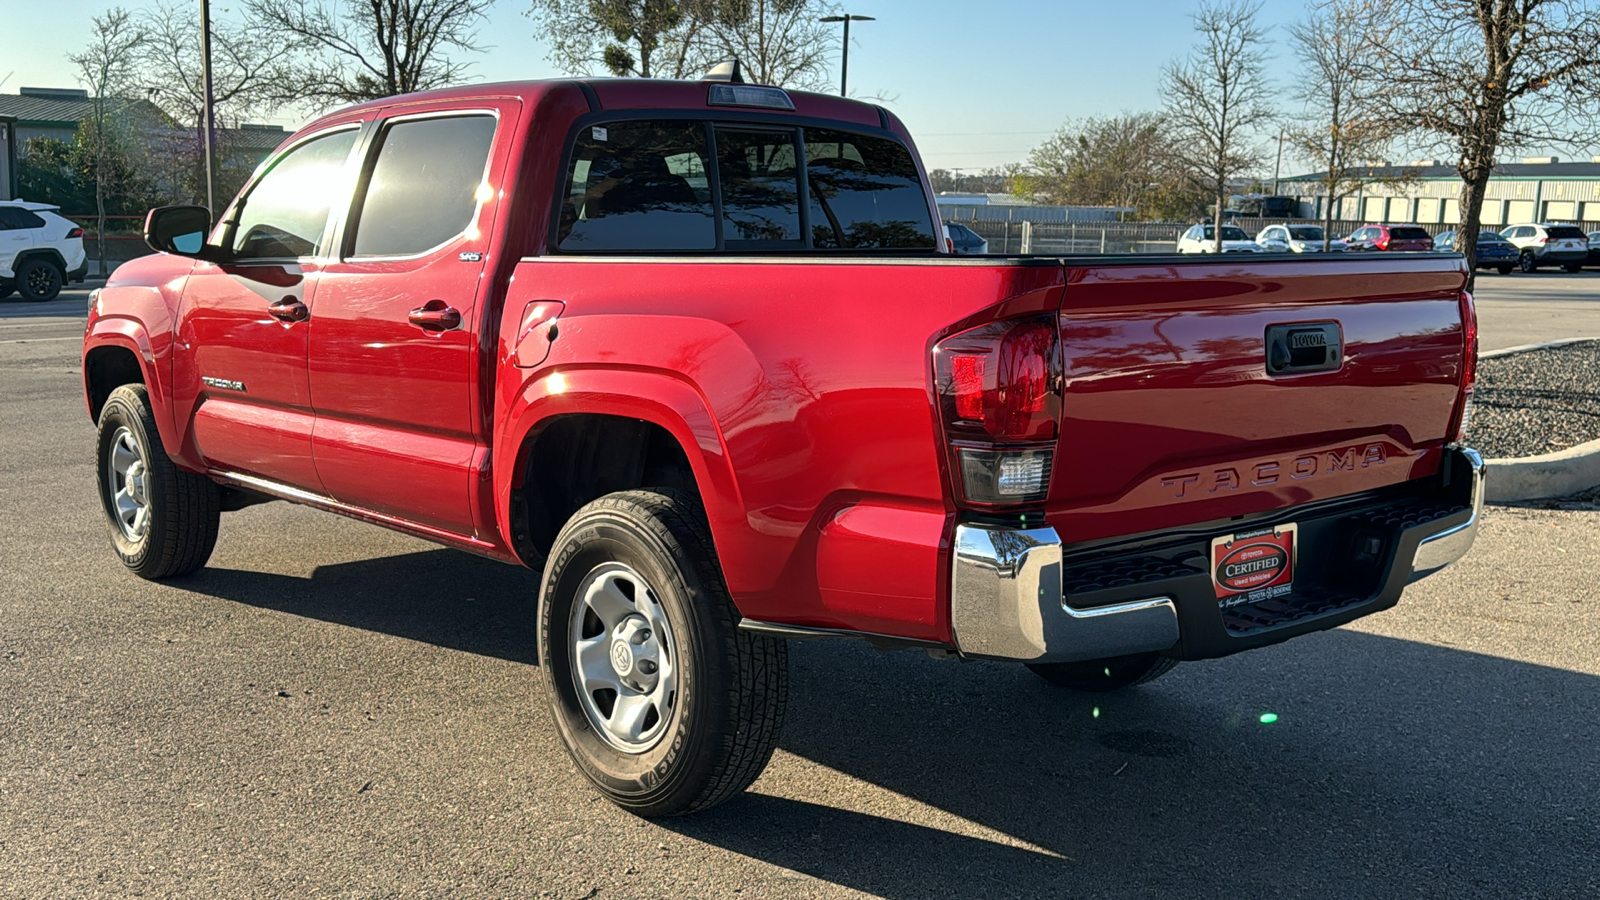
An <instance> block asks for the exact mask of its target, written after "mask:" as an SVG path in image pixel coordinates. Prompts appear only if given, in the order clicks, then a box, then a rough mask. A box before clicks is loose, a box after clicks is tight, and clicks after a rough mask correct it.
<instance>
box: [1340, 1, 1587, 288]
mask: <svg viewBox="0 0 1600 900" xmlns="http://www.w3.org/2000/svg"><path fill="white" fill-rule="evenodd" d="M1343 2H1347V3H1353V2H1358V0H1343ZM1380 14H1381V16H1382V20H1381V21H1382V24H1383V27H1382V28H1381V29H1379V31H1378V32H1377V35H1376V38H1375V46H1376V52H1375V53H1374V54H1373V57H1372V62H1371V66H1372V68H1373V70H1374V71H1375V72H1376V73H1377V74H1378V75H1380V76H1381V78H1382V83H1381V85H1378V87H1379V88H1380V89H1377V90H1374V91H1373V92H1372V94H1371V96H1372V99H1373V102H1374V103H1376V104H1377V105H1378V107H1379V109H1380V110H1381V111H1382V112H1383V114H1384V115H1385V116H1386V117H1387V118H1388V120H1389V121H1390V122H1391V123H1393V124H1394V126H1395V127H1396V128H1397V129H1403V130H1404V131H1405V132H1406V133H1407V135H1408V136H1409V137H1411V138H1412V139H1413V140H1415V141H1417V142H1418V144H1419V145H1420V146H1431V147H1435V148H1439V149H1440V150H1442V151H1445V152H1448V153H1451V154H1453V155H1455V157H1456V171H1457V172H1459V173H1460V175H1461V225H1460V229H1459V232H1458V233H1460V234H1463V235H1466V236H1467V239H1466V240H1465V241H1462V242H1458V249H1459V250H1460V251H1461V252H1463V253H1464V254H1466V257H1467V263H1468V265H1469V266H1474V267H1475V266H1476V265H1477V241H1476V240H1475V238H1476V237H1477V234H1478V230H1479V227H1480V225H1481V223H1482V216H1483V198H1484V194H1485V192H1486V190H1487V188H1488V185H1489V178H1490V176H1491V175H1492V174H1493V173H1494V168H1495V165H1496V162H1497V160H1498V157H1499V155H1500V154H1501V153H1502V152H1506V151H1514V150H1519V149H1530V148H1536V147H1537V148H1544V147H1558V146H1575V145H1576V146H1582V145H1585V144H1588V143H1590V142H1591V141H1593V140H1594V139H1595V138H1596V137H1597V135H1600V91H1597V89H1596V87H1595V85H1596V84H1597V83H1600V7H1597V6H1596V5H1595V4H1594V3H1593V2H1592V0H1386V2H1385V3H1384V4H1383V5H1382V6H1381V7H1380Z"/></svg>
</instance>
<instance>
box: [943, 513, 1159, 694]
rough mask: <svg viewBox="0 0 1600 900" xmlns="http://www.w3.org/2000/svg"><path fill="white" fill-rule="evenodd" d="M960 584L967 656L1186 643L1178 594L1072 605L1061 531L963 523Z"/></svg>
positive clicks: (954, 615)
mask: <svg viewBox="0 0 1600 900" xmlns="http://www.w3.org/2000/svg"><path fill="white" fill-rule="evenodd" d="M954 579H955V580H954V582H953V583H952V585H951V588H952V590H951V592H950V618H951V626H952V628H953V630H954V631H955V637H956V647H957V649H959V650H960V651H961V653H962V654H963V655H965V656H980V657H989V658H994V659H1014V660H1021V661H1023V662H1066V661H1069V660H1078V659H1103V658H1105V657H1108V656H1123V655H1126V654H1129V653H1141V652H1144V651H1148V650H1166V649H1167V648H1169V647H1172V646H1173V645H1174V644H1176V643H1178V613H1177V609H1176V607H1174V606H1173V603H1172V598H1170V597H1151V598H1149V599H1146V600H1139V601H1134V602H1129V603H1119V604H1116V605H1113V606H1105V607H1098V608H1095V609H1089V610H1078V609H1073V608H1072V607H1070V606H1068V605H1067V603H1066V600H1065V598H1064V596H1063V595H1062V591H1061V539H1060V537H1058V536H1057V535H1056V531H1055V529H1054V528H1032V529H1027V530H1019V529H1008V528H1001V527H992V526H984V525H959V526H957V527H956V548H955V576H954Z"/></svg>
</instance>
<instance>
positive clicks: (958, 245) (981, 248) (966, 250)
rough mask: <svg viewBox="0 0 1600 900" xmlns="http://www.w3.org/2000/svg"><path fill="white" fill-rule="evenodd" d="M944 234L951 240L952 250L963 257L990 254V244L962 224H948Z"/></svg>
mask: <svg viewBox="0 0 1600 900" xmlns="http://www.w3.org/2000/svg"><path fill="white" fill-rule="evenodd" d="M944 233H945V236H946V237H948V238H949V239H950V247H951V249H952V250H954V251H955V252H956V253H957V254H959V255H961V256H982V255H983V254H985V253H988V252H989V242H988V241H987V240H984V238H983V236H982V235H980V234H978V233H977V232H976V231H973V230H972V229H971V228H968V227H967V226H965V225H963V224H961V223H960V222H946V223H945V225H944Z"/></svg>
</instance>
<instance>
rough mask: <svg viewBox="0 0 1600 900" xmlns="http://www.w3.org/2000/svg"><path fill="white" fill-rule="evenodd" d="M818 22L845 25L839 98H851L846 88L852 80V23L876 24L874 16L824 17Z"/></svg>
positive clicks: (847, 14) (846, 15) (840, 66)
mask: <svg viewBox="0 0 1600 900" xmlns="http://www.w3.org/2000/svg"><path fill="white" fill-rule="evenodd" d="M817 21H818V22H843V23H844V56H843V57H842V58H841V59H840V60H839V96H841V97H846V96H849V95H848V94H846V93H845V86H846V85H847V84H848V83H849V78H850V23H851V22H875V21H877V20H876V19H874V18H873V17H872V16H852V15H850V14H849V13H845V14H844V15H842V16H823V17H822V18H820V19H818V20H817Z"/></svg>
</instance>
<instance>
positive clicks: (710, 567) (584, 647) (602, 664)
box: [539, 490, 788, 816]
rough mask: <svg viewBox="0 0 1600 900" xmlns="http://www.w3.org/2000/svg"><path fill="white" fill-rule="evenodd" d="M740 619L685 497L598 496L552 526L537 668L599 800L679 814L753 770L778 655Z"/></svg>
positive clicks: (782, 683)
mask: <svg viewBox="0 0 1600 900" xmlns="http://www.w3.org/2000/svg"><path fill="white" fill-rule="evenodd" d="M738 623H739V614H738V611H737V610H736V609H735V608H734V605H733V601H732V599H731V598H730V597H729V596H728V591H727V587H726V585H725V584H724V583H723V580H722V572H721V567H720V566H719V565H718V563H717V559H716V553H715V549H714V548H713V546H712V543H711V535H710V533H709V530H708V529H707V527H706V525H705V522H704V519H703V517H702V514H701V512H700V509H699V506H698V504H697V503H695V502H694V500H693V499H692V498H690V497H689V496H687V495H684V494H679V493H676V492H671V491H665V490H662V491H625V492H621V493H616V494H609V495H607V496H605V497H602V498H600V499H599V500H596V501H594V502H593V503H590V504H589V505H588V506H585V507H583V508H582V509H580V510H578V512H577V513H576V514H575V515H573V517H572V519H571V520H570V521H569V522H568V523H567V525H566V527H565V528H563V529H562V530H561V534H560V536H559V537H557V538H556V542H555V546H554V547H552V548H551V552H550V561H549V563H548V564H547V565H546V566H545V572H544V582H543V587H542V589H541V604H540V612H539V658H540V662H541V665H542V666H543V670H544V679H545V689H546V694H547V695H548V697H549V701H550V706H551V710H552V711H553V712H554V714H555V721H556V726H557V730H558V731H559V732H560V734H561V739H562V741H563V742H564V743H565V744H566V746H567V750H568V751H569V752H570V753H571V754H572V758H573V761H574V762H576V763H577V765H578V769H579V770H580V771H581V772H583V774H584V776H585V777H587V778H588V779H589V780H590V781H591V782H593V783H594V785H595V787H597V788H599V790H600V793H602V794H603V795H605V797H606V798H607V799H609V800H611V801H612V802H613V803H615V804H617V805H618V806H621V807H622V808H624V809H627V810H630V811H632V812H635V813H638V814H640V815H645V816H670V815H678V814H681V813H690V812H695V811H696V810H700V809H705V808H706V807H709V806H714V805H716V804H718V803H721V802H723V801H724V800H727V799H729V798H731V797H733V796H735V795H736V794H738V793H739V792H740V791H743V790H744V789H745V788H746V787H748V786H749V785H750V784H751V782H753V781H755V780H756V777H757V776H759V775H760V774H761V771H762V769H764V768H765V767H766V765H767V762H768V760H770V759H771V758H772V751H773V748H774V747H776V746H777V741H778V733H779V730H780V728H781V726H782V720H783V712H784V706H785V703H786V698H787V693H788V647H787V645H786V644H785V643H784V642H783V641H782V640H780V639H775V638H770V637H763V636H760V635H755V634H751V633H750V632H746V631H740V630H739V628H738Z"/></svg>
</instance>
